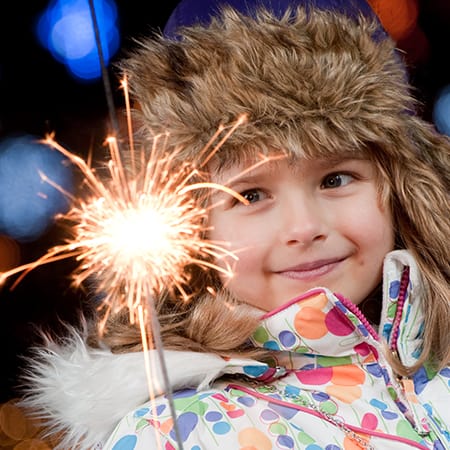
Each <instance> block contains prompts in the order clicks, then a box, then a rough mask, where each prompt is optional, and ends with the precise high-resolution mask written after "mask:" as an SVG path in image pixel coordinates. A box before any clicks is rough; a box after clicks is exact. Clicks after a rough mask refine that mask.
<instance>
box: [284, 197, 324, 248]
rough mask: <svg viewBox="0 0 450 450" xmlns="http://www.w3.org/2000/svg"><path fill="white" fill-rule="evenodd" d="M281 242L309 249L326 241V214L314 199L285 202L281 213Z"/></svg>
mask: <svg viewBox="0 0 450 450" xmlns="http://www.w3.org/2000/svg"><path fill="white" fill-rule="evenodd" d="M281 215H282V217H281V218H280V219H281V220H282V223H283V226H282V229H281V236H280V237H281V240H282V242H283V244H285V245H288V246H302V247H303V246H304V247H307V246H309V245H311V244H312V243H315V242H318V241H320V240H324V239H326V236H327V229H328V226H327V220H326V214H325V212H324V211H322V208H321V206H320V205H319V204H318V203H317V202H316V201H315V200H314V198H312V197H310V198H302V197H301V198H298V197H297V198H296V199H294V200H291V201H288V202H285V205H284V206H283V211H282V213H281Z"/></svg>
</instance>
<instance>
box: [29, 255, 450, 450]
mask: <svg viewBox="0 0 450 450" xmlns="http://www.w3.org/2000/svg"><path fill="white" fill-rule="evenodd" d="M383 291H384V294H383V296H384V299H383V310H382V317H381V324H380V328H379V330H380V331H379V333H378V332H376V331H375V330H374V328H373V327H372V326H371V325H370V324H369V323H368V321H367V320H366V319H365V317H364V316H363V315H362V313H361V312H360V311H359V309H358V308H357V307H356V306H354V305H353V304H352V303H351V302H349V301H348V300H346V299H345V298H343V297H342V296H340V295H339V294H333V293H332V292H330V291H329V290H327V289H324V288H317V289H314V290H311V291H308V292H306V293H304V294H303V295H301V296H300V297H298V298H296V299H294V300H292V301H290V302H288V303H287V304H285V305H283V306H282V307H280V308H278V309H277V310H275V311H272V312H270V313H267V314H266V315H265V316H264V317H263V319H262V321H261V325H260V326H259V327H258V329H257V330H256V331H255V333H254V335H253V336H252V342H253V344H254V345H255V346H262V347H265V348H268V349H271V350H272V351H273V361H271V362H267V363H266V362H259V361H254V360H239V359H230V360H226V359H223V358H221V357H219V356H217V355H210V354H200V353H192V352H179V351H165V352H164V354H165V363H166V367H167V369H168V376H169V380H170V390H171V391H173V401H172V402H170V401H169V400H168V398H167V397H166V396H164V395H162V394H163V392H164V390H165V389H166V386H164V383H163V382H162V379H163V377H162V376H161V373H155V375H154V377H155V380H154V381H153V382H151V383H150V384H151V386H152V387H153V394H154V396H155V397H156V399H154V400H149V392H150V388H149V385H148V382H147V377H146V371H145V359H144V354H143V353H142V352H137V353H127V354H119V355H113V354H112V353H110V352H109V351H108V350H107V349H101V350H99V349H91V348H89V347H88V346H86V344H85V342H84V340H83V338H82V336H80V335H77V334H74V336H72V338H71V340H69V341H68V342H67V343H66V344H65V345H63V346H61V345H60V346H57V345H56V344H54V345H53V346H51V347H48V348H45V349H42V350H41V354H40V358H39V359H37V360H35V361H33V371H32V374H31V375H30V383H31V384H30V386H29V391H30V393H31V395H30V396H29V397H28V398H27V400H26V402H27V404H28V406H31V407H33V408H35V409H40V410H41V411H45V413H44V415H45V417H46V419H47V421H48V424H49V426H50V427H51V428H52V429H53V430H54V431H56V432H58V431H63V436H64V438H63V441H62V442H61V448H62V449H64V450H67V449H70V448H74V446H75V443H76V442H78V441H80V442H81V446H80V448H81V449H92V448H96V447H97V448H103V449H108V450H119V449H120V450H132V449H133V450H139V449H146V450H148V449H153V448H155V449H157V448H162V449H165V450H167V449H176V448H178V447H179V446H178V442H179V441H180V440H181V441H182V446H183V449H189V450H192V449H195V450H200V449H214V448H221V449H224V448H226V449H235V448H236V449H239V448H241V449H245V448H247V449H249V448H255V449H256V448H257V449H272V448H280V449H308V450H315V449H326V450H337V449H339V448H343V449H357V448H361V447H362V448H375V449H382V450H386V449H411V448H419V449H444V448H447V449H448V448H450V408H449V407H448V405H449V403H450V388H449V384H450V369H449V368H446V369H444V370H441V371H440V372H439V373H436V372H435V371H433V369H432V368H431V367H423V368H421V369H420V370H419V371H418V372H417V373H415V374H414V376H413V377H412V378H411V379H398V378H397V377H396V375H395V374H394V373H393V371H392V369H391V367H390V366H389V364H388V363H387V360H386V358H385V356H384V355H385V352H386V350H385V348H384V347H385V346H387V347H388V348H389V351H395V352H397V353H398V355H399V356H400V358H401V360H402V361H403V363H404V364H406V365H411V364H412V363H413V362H414V361H415V360H416V359H417V357H418V355H419V354H420V348H421V339H422V329H423V316H422V312H421V308H420V303H421V297H422V292H421V283H420V279H419V274H418V271H417V267H416V264H415V262H414V260H413V259H412V258H411V256H410V255H409V254H408V253H407V252H406V251H394V252H392V253H390V254H389V255H388V256H387V257H386V261H385V266H384V277H383ZM152 355H153V354H152ZM153 356H154V355H153ZM150 360H152V358H150ZM154 367H156V369H157V370H160V369H158V365H154ZM174 415H176V417H177V423H178V426H177V427H176V428H175V429H174V428H173V416H174ZM116 425H117V426H116ZM115 426H116V428H115V429H114V427H115Z"/></svg>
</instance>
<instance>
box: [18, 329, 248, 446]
mask: <svg viewBox="0 0 450 450" xmlns="http://www.w3.org/2000/svg"><path fill="white" fill-rule="evenodd" d="M149 353H152V355H153V356H156V353H157V352H156V351H153V352H149ZM164 354H165V362H166V366H167V368H168V376H169V380H170V385H171V388H172V389H174V390H176V389H180V388H182V387H194V388H197V387H200V388H202V387H205V386H208V385H209V384H210V383H211V382H212V381H213V380H214V379H215V378H217V377H219V376H220V375H221V374H223V373H224V372H225V370H226V369H225V367H226V366H227V365H229V364H230V362H229V361H228V362H227V361H225V360H223V359H222V358H220V357H219V356H217V355H212V354H204V353H193V352H179V351H165V352H164ZM156 361H157V360H156ZM253 364H254V363H253ZM31 365H32V367H31ZM154 365H156V366H159V364H154ZM153 378H154V379H155V380H162V379H163V378H162V376H161V371H160V369H157V372H156V374H155V375H153ZM25 382H26V390H27V394H28V395H26V396H25V399H24V400H23V402H22V404H23V406H25V407H29V408H31V409H32V410H35V411H37V412H36V415H37V416H39V417H40V418H41V419H43V420H44V421H45V422H46V424H47V425H48V429H49V430H50V431H49V432H48V434H53V433H57V434H58V433H60V432H62V435H63V436H64V440H63V442H61V444H60V445H59V446H58V448H60V449H65V450H67V449H68V448H75V447H76V445H77V444H78V445H80V446H79V447H76V448H79V449H80V450H88V449H93V448H95V447H96V445H97V444H98V442H99V441H104V440H105V439H106V438H107V437H108V436H109V434H110V433H111V432H112V431H113V429H114V427H115V425H116V424H117V423H118V422H119V420H120V419H121V418H122V417H123V416H124V415H125V414H127V413H128V412H129V411H131V410H132V409H133V408H135V407H136V406H138V405H140V404H141V403H144V402H145V401H147V400H148V398H149V388H148V382H147V376H146V372H145V364H144V353H142V352H139V353H126V354H112V353H111V352H110V351H109V350H98V349H92V348H89V347H87V346H86V343H85V342H84V339H83V338H82V337H81V336H80V335H79V334H76V333H74V334H72V336H71V337H70V339H69V340H68V341H67V342H65V343H64V345H63V346H61V345H57V344H55V343H53V342H49V343H48V345H47V346H46V347H43V348H38V349H37V358H34V359H33V360H32V361H30V371H29V372H28V374H26V376H25ZM160 384H161V383H160ZM152 385H154V386H155V390H156V392H155V395H159V394H161V393H162V392H163V390H164V386H159V388H158V385H157V384H154V383H152Z"/></svg>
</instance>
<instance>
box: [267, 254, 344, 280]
mask: <svg viewBox="0 0 450 450" xmlns="http://www.w3.org/2000/svg"><path fill="white" fill-rule="evenodd" d="M345 259H346V258H334V259H322V260H318V261H314V262H311V263H306V264H299V265H297V266H294V267H289V268H287V269H284V270H280V271H277V272H276V273H277V274H279V275H281V276H283V277H286V278H291V279H294V280H312V279H314V278H318V277H321V276H323V275H326V274H328V273H329V272H331V271H333V270H334V269H335V268H336V267H337V266H338V265H339V264H340V263H341V262H342V261H344V260H345Z"/></svg>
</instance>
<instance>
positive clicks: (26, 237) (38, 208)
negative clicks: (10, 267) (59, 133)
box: [0, 135, 74, 242]
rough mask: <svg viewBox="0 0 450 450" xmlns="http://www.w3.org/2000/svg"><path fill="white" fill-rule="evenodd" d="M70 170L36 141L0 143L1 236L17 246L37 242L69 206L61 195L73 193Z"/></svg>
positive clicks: (29, 138)
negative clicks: (13, 240) (9, 239)
mask: <svg viewBox="0 0 450 450" xmlns="http://www.w3.org/2000/svg"><path fill="white" fill-rule="evenodd" d="M72 170H73V169H72V166H71V164H70V163H69V162H68V161H67V159H66V158H64V157H63V156H62V155H61V154H60V153H59V152H57V151H54V150H53V149H51V148H50V147H49V146H47V145H44V144H42V143H40V142H39V139H38V138H37V137H34V136H30V135H24V136H15V137H8V138H5V139H3V140H2V141H0V234H4V235H6V236H9V237H10V238H12V239H15V240H17V241H19V242H30V241H33V240H36V239H37V238H39V237H40V236H41V235H42V234H43V233H44V232H45V231H46V230H47V229H48V228H49V227H50V226H51V225H52V224H53V223H54V218H55V215H57V214H58V213H64V212H66V211H67V210H68V208H69V206H70V202H69V198H68V196H67V195H66V194H65V193H63V192H66V193H68V194H71V193H72V192H73V184H74V183H73V178H74V177H73V171H72ZM41 174H43V175H45V176H46V177H47V178H48V179H49V180H50V181H51V183H49V182H46V181H44V179H43V177H42V175H41ZM52 184H54V185H57V186H58V188H56V187H55V186H54V185H52ZM59 188H61V189H59Z"/></svg>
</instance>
